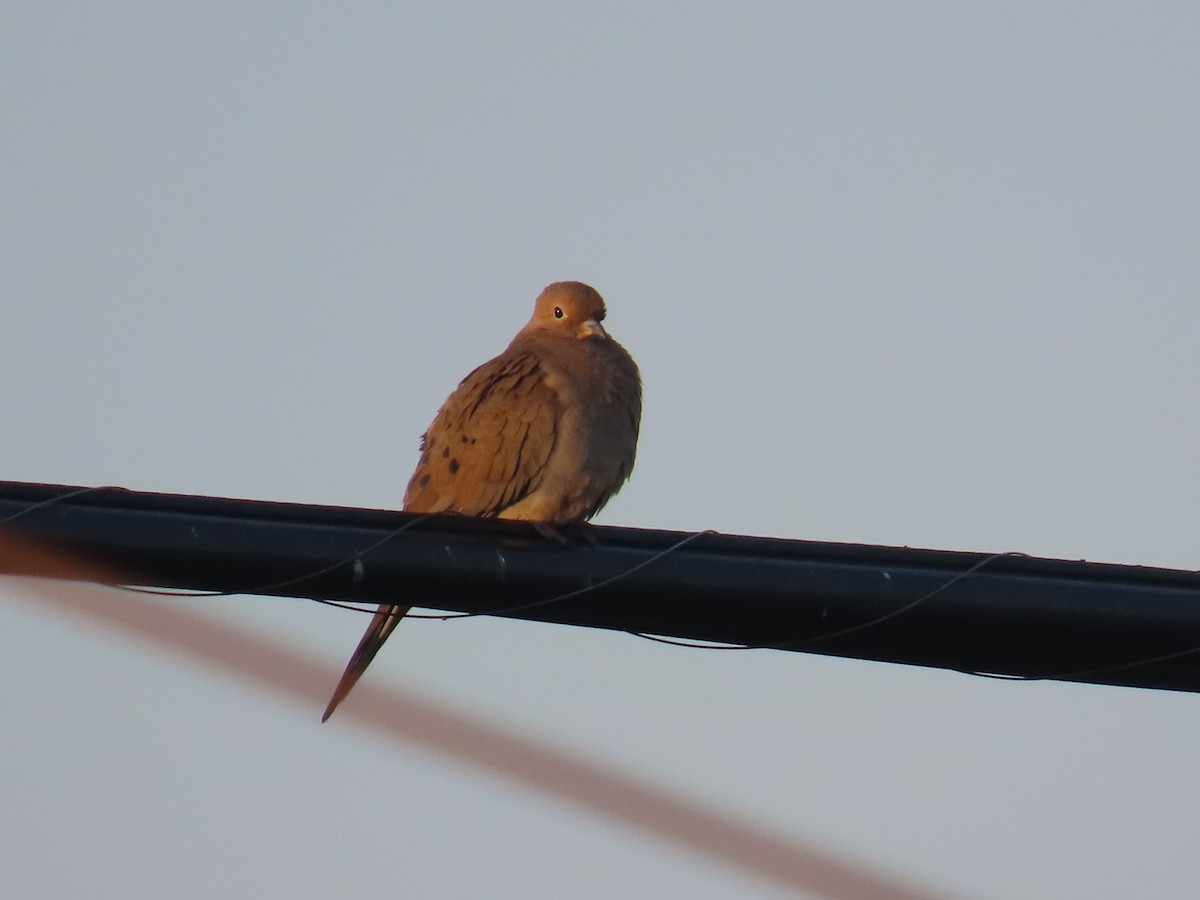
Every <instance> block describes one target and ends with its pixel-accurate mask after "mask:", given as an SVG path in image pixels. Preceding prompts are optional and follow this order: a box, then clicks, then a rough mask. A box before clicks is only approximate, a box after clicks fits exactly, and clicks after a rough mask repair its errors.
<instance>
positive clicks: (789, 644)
mask: <svg viewBox="0 0 1200 900" xmlns="http://www.w3.org/2000/svg"><path fill="white" fill-rule="evenodd" d="M1006 556H1024V557H1027V556H1029V554H1028V553H1021V552H1020V551H1018V550H1007V551H1005V552H1003V553H993V554H992V555H991V556H988V557H985V558H984V559H981V560H980V561H979V562H977V563H975V565H973V566H971V568H969V569H966V570H965V571H962V572H959V573H958V574H957V575H955V576H954V577H953V578H951V579H950V580H949V581H946V582H945V583H944V584H940V585H938V586H937V587H935V588H934V589H933V590H932V591H930V592H929V593H927V594H923V595H921V596H920V597H918V598H917V599H915V600H912V601H910V602H909V603H906V604H904V605H903V606H900V607H898V608H896V609H893V610H891V611H890V612H886V613H884V614H883V615H881V616H877V617H876V618H874V619H870V620H869V621H866V622H860V623H859V624H857V625H850V626H848V627H846V628H839V629H838V630H837V631H830V632H827V633H826V634H818V635H814V636H813V637H807V638H799V639H797V640H794V641H786V642H783V643H778V644H707V643H696V642H692V641H685V640H677V639H675V638H665V637H661V636H658V635H651V634H647V633H645V632H642V631H630V632H626V633H627V634H632V635H633V636H634V637H640V638H644V639H645V640H648V641H654V642H655V643H658V644H670V645H671V646H673V647H688V648H694V649H697V650H789V649H791V648H793V647H802V646H804V645H805V644H815V643H818V642H820V641H829V640H833V639H834V638H839V637H843V636H845V635H847V634H851V633H853V632H856V631H863V630H864V629H867V628H874V627H876V626H878V625H881V624H883V623H884V622H886V621H888V620H889V619H894V618H896V616H899V615H903V614H904V613H906V612H910V611H912V610H913V609H915V608H916V607H917V606H919V605H920V604H922V603H924V602H925V601H926V600H929V599H931V598H932V597H935V596H937V595H938V594H940V593H941V592H942V591H944V590H946V589H947V588H949V587H951V586H952V585H954V584H957V583H958V582H960V581H962V580H963V579H964V578H967V577H968V576H970V575H973V574H975V573H976V572H978V571H979V570H980V569H982V568H983V567H984V566H986V565H988V564H990V563H993V562H995V561H996V560H998V559H1003V558H1004V557H1006Z"/></svg>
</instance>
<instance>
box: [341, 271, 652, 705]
mask: <svg viewBox="0 0 1200 900" xmlns="http://www.w3.org/2000/svg"><path fill="white" fill-rule="evenodd" d="M604 315H605V308H604V300H603V299H601V297H600V295H599V294H598V293H597V292H596V291H595V289H593V288H591V287H589V286H588V285H586V284H582V283H580V282H578V281H560V282H556V283H555V284H552V285H550V286H549V287H548V288H546V289H545V290H544V291H542V293H541V295H540V296H539V297H538V298H537V302H536V303H535V304H534V309H533V318H531V319H530V320H529V323H528V324H527V325H526V326H525V327H524V328H522V329H521V330H520V331H519V332H518V333H517V336H516V337H515V338H513V340H512V343H511V344H509V345H508V349H507V350H505V351H504V352H503V353H501V354H500V355H499V356H497V357H496V358H495V359H492V360H490V361H488V362H486V363H484V364H483V365H482V366H480V367H479V368H478V369H476V370H475V371H474V372H472V373H471V374H470V375H468V376H467V377H466V378H464V379H463V380H462V383H461V384H459V386H458V388H457V389H456V390H455V391H454V393H452V394H451V395H450V396H449V397H448V398H447V399H446V402H445V403H443V404H442V408H441V409H440V410H438V414H437V416H436V417H434V420H433V423H432V424H431V425H430V426H429V428H428V430H427V431H426V432H425V434H424V436H423V437H422V438H421V459H420V462H418V463H417V469H416V471H415V472H413V475H412V478H411V479H410V480H409V482H408V490H407V491H405V494H404V508H405V509H406V510H409V511H411V512H424V513H453V514H457V515H463V516H488V517H496V518H500V519H522V520H525V521H530V522H535V523H539V524H544V525H548V526H550V527H554V526H571V525H575V524H578V523H580V522H584V521H586V520H588V519H590V518H591V517H592V516H594V515H595V514H596V513H597V512H599V510H600V508H601V507H602V506H604V504H605V503H607V502H608V499H609V498H610V497H611V496H612V495H613V494H615V493H616V492H617V491H618V490H620V488H621V485H622V484H624V483H625V480H626V479H627V478H628V477H629V473H630V472H631V471H632V470H633V460H634V454H635V451H636V449H637V436H638V425H639V422H640V421H641V416H642V384H641V378H640V376H639V375H638V369H637V365H636V364H635V363H634V361H633V359H632V357H630V355H629V354H628V353H627V352H626V351H625V348H623V347H622V346H621V345H620V344H618V343H617V342H616V341H614V340H613V339H612V338H610V337H609V336H608V333H607V332H606V331H605V330H604V327H603V326H602V325H601V324H600V323H601V322H602V321H603V319H604ZM409 609H410V607H402V606H391V605H384V606H380V607H379V610H378V612H376V613H375V617H374V618H373V619H372V620H371V624H370V625H369V626H368V627H367V631H366V633H365V634H364V635H363V637H362V640H361V641H360V642H359V644H358V649H357V650H355V651H354V655H353V656H352V657H351V658H350V663H349V664H348V665H347V666H346V672H345V674H343V675H342V679H341V681H340V682H338V686H337V689H336V690H335V691H334V693H333V698H332V699H331V700H330V701H329V706H328V707H327V708H326V710H325V715H324V716H323V717H322V721H325V720H326V719H328V718H329V716H330V715H331V714H332V713H333V711H334V709H335V708H336V707H337V705H338V704H339V703H340V702H341V701H342V699H343V698H344V697H345V696H346V695H347V694H348V693H349V692H350V689H351V688H352V687H354V685H355V683H356V682H357V681H358V679H359V677H360V676H361V675H362V673H363V672H364V671H365V670H366V668H367V666H368V665H370V663H371V660H372V659H374V658H375V654H376V653H378V652H379V648H380V647H382V646H383V643H384V641H386V640H387V639H388V637H389V636H390V635H391V633H392V632H393V631H394V630H395V628H396V626H397V625H398V624H399V623H400V620H401V619H402V618H403V617H404V615H405V614H406V613H407V612H408V610H409Z"/></svg>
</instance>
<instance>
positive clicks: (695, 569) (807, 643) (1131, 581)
mask: <svg viewBox="0 0 1200 900" xmlns="http://www.w3.org/2000/svg"><path fill="white" fill-rule="evenodd" d="M0 527H4V528H6V529H8V530H9V531H10V532H11V533H15V534H19V535H22V536H25V537H28V538H33V539H38V540H43V541H48V542H50V543H51V544H52V545H54V546H57V547H61V548H62V549H64V550H67V551H68V552H71V553H77V554H81V555H82V556H83V557H84V558H88V559H93V560H96V561H98V562H102V563H103V564H105V565H107V566H109V567H111V568H115V569H118V570H120V571H123V572H132V573H137V574H136V575H134V576H130V577H131V578H133V579H135V580H136V583H139V584H145V585H154V586H162V587H171V588H181V589H188V590H205V591H219V592H229V593H257V594H271V595H276V596H294V597H309V598H313V599H322V600H338V601H348V602H370V603H381V602H397V603H401V604H404V605H408V604H414V605H416V606H422V607H428V608H433V609H443V610H453V611H457V612H461V613H470V614H481V615H503V616H506V617H510V618H522V619H533V620H538V621H544V622H557V623H562V624H572V625H584V626H588V627H594V628H607V629H614V630H619V631H628V632H634V633H642V634H651V635H662V636H668V637H671V638H678V639H685V640H699V641H713V642H721V643H724V644H732V645H744V646H750V647H762V648H777V649H784V650H796V651H804V652H811V653H821V654H826V655H833V656H844V657H854V658H859V659H871V660H880V661H886V662H897V663H906V664H912V665H922V666H934V667H939V668H948V669H957V670H962V671H971V672H982V673H993V674H999V675H1006V676H1013V677H1033V678H1054V679H1060V680H1068V681H1085V682H1095V683H1101V684H1117V685H1132V686H1139V687H1154V688H1165V689H1171V690H1187V691H1197V690H1200V573H1197V572H1185V571H1178V570H1170V569H1153V568H1146V567H1139V566H1119V565H1111V564H1102V563H1087V562H1077V561H1066V560H1052V559H1038V558H1032V557H1028V556H1024V555H1021V554H993V555H989V554H981V553H961V552H951V551H940V550H913V549H908V548H897V547H879V546H869V545H859V544H833V543H821V542H814V541H794V540H781V539H775V538H756V537H744V536H737V535H720V534H714V533H703V534H698V535H689V534H685V533H680V532H670V531H647V530H639V529H631V528H613V527H603V526H592V527H589V528H587V529H586V536H584V535H579V536H568V538H567V540H566V541H565V542H557V541H554V540H551V539H548V538H547V537H544V536H542V535H540V534H538V533H536V532H535V531H534V530H533V529H532V528H530V527H529V526H528V525H526V524H524V523H517V522H501V521H495V520H480V519H469V518H460V517H447V516H418V515H414V514H410V513H402V512H389V511H383V510H373V509H355V508H345V507H332V506H312V505H303V504H293V503H274V502H265V501H256V500H229V499H223V498H214V497H192V496H185V495H177V494H152V493H143V492H135V491H128V490H123V489H118V488H78V487H68V486H62V485H45V484H24V483H18V482H0ZM18 570H20V572H21V573H23V574H38V572H37V571H36V564H31V565H30V566H24V567H22V566H10V567H9V571H12V572H16V571H18ZM43 574H50V573H43Z"/></svg>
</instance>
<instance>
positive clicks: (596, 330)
mask: <svg viewBox="0 0 1200 900" xmlns="http://www.w3.org/2000/svg"><path fill="white" fill-rule="evenodd" d="M579 336H580V337H581V338H603V339H607V338H608V332H607V331H605V330H604V326H603V325H601V324H600V323H599V322H597V321H596V320H595V319H588V320H587V321H586V322H584V323H583V324H582V325H580V326H579Z"/></svg>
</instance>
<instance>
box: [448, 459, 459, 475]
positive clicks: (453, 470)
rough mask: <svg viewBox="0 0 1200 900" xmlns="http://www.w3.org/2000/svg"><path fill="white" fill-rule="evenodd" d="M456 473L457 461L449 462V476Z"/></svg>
mask: <svg viewBox="0 0 1200 900" xmlns="http://www.w3.org/2000/svg"><path fill="white" fill-rule="evenodd" d="M457 471H458V460H457V459H452V460H450V474H451V475H453V474H454V473H455V472H457Z"/></svg>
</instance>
